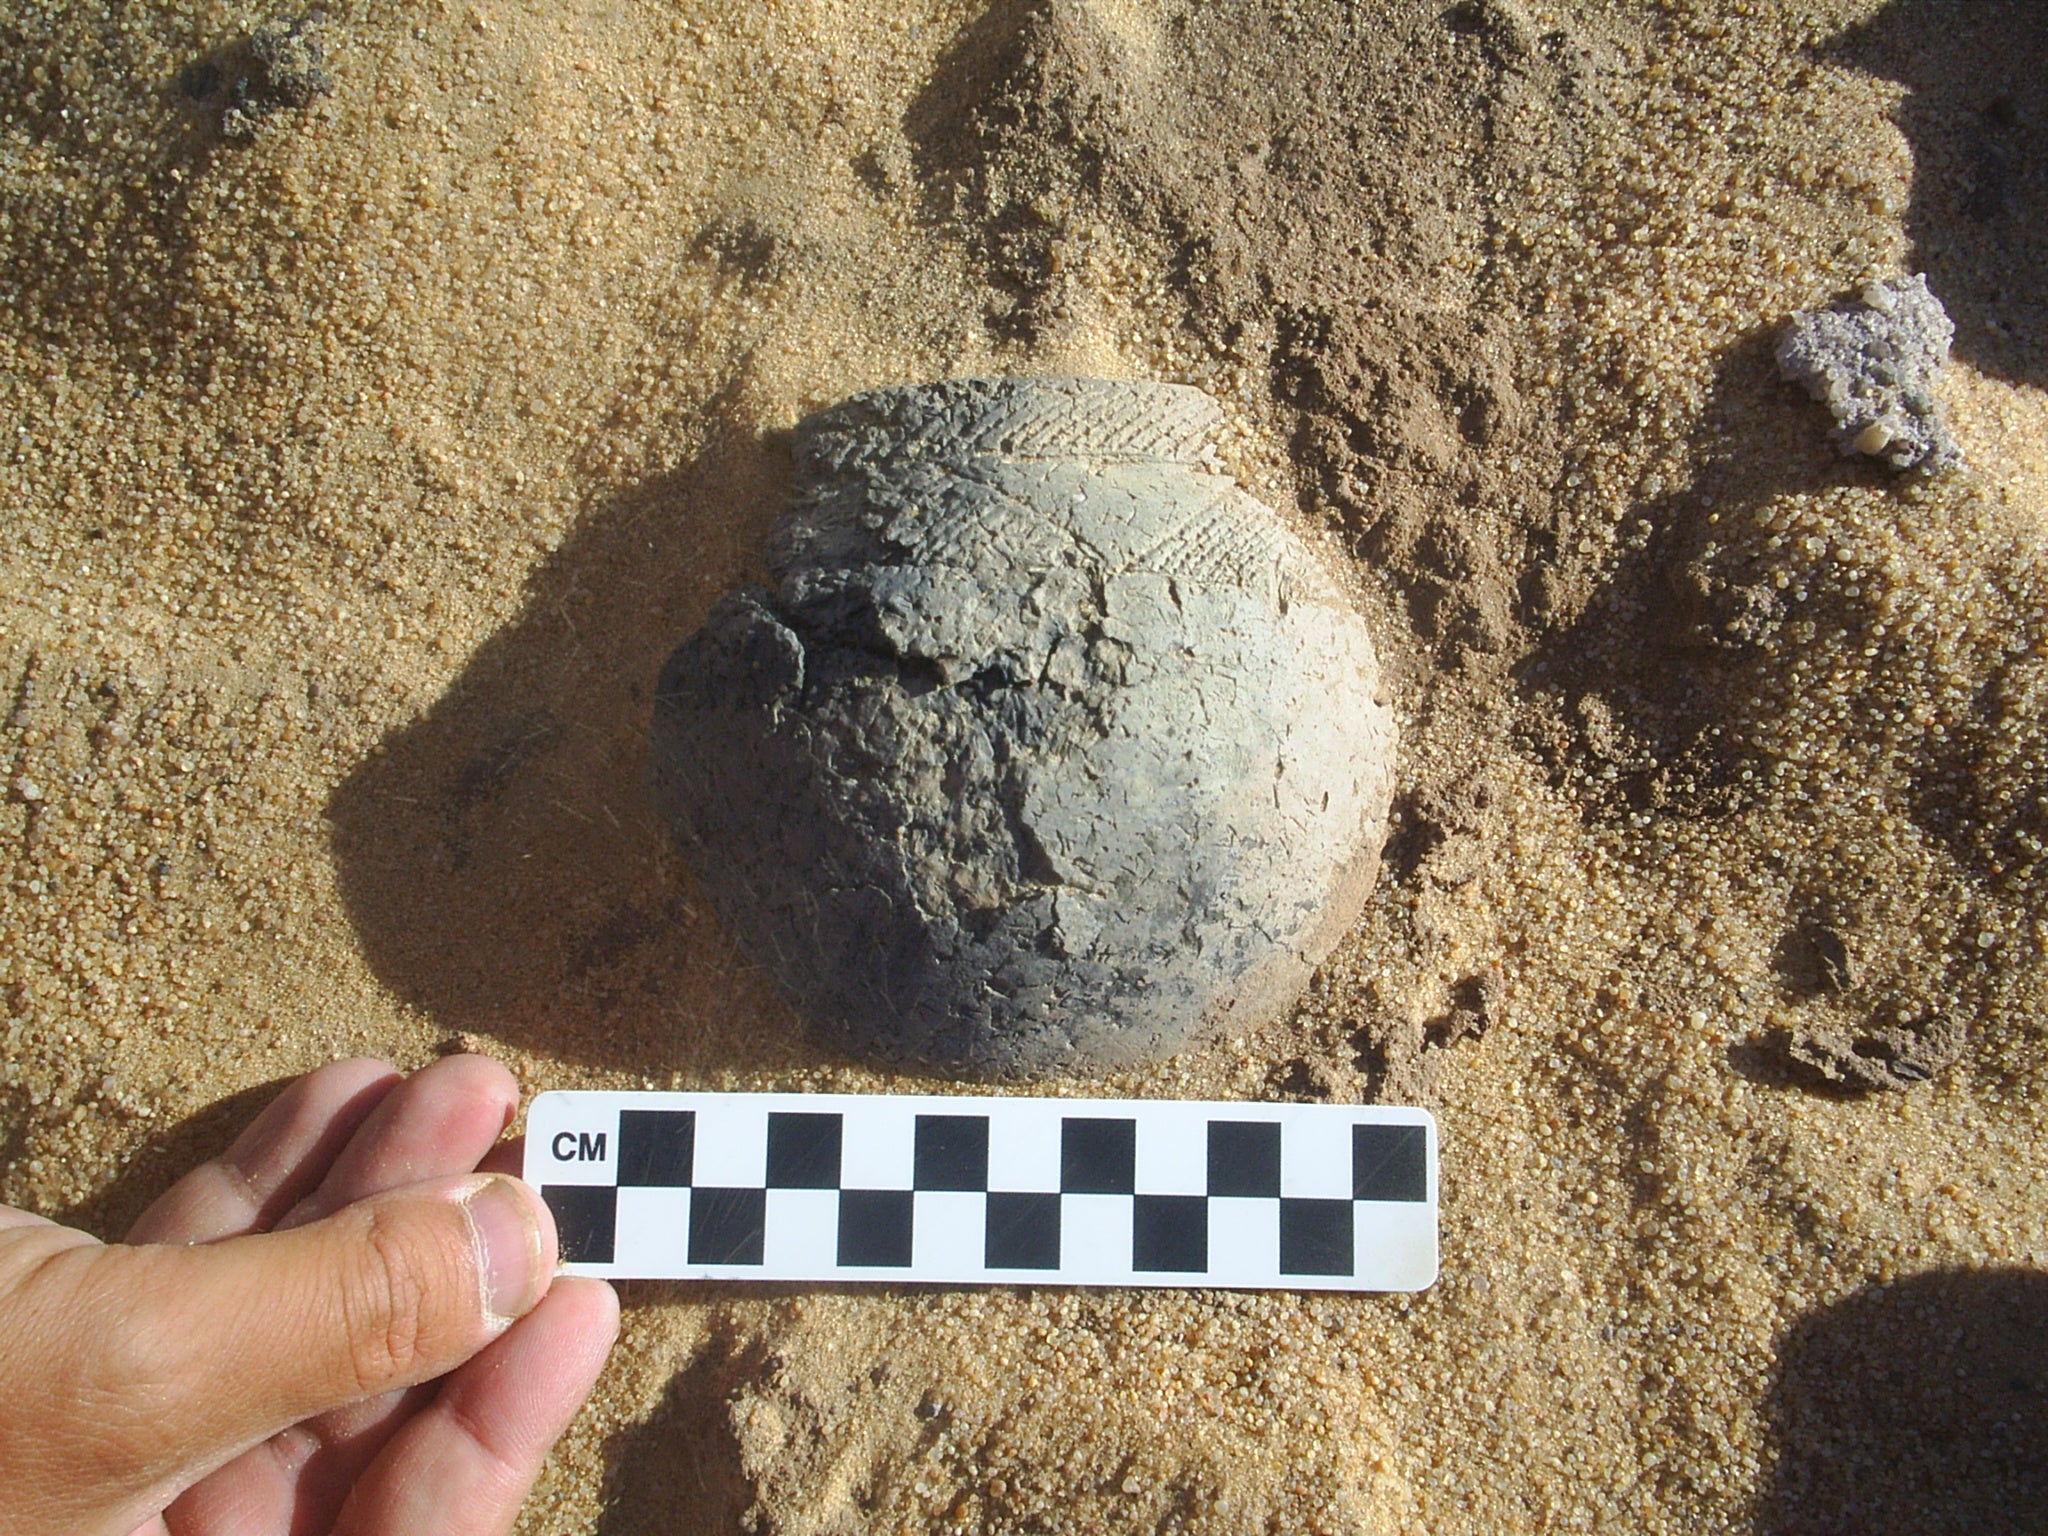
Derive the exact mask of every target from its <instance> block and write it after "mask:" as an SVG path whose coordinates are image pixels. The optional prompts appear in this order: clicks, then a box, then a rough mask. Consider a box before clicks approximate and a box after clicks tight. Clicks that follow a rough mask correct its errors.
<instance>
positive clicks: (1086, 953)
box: [651, 378, 1395, 1076]
mask: <svg viewBox="0 0 2048 1536" xmlns="http://www.w3.org/2000/svg"><path fill="white" fill-rule="evenodd" d="M1221 420H1222V418H1221V414H1220V412H1219V411H1218V409H1217V407H1216V405H1215V403H1214V402H1213V401H1212V400H1210V398H1209V397H1208V396H1207V395H1205V394H1203V393H1202V392H1201V391H1199V390H1196V389H1191V388H1187V387H1184V386H1178V385H1158V384H1135V383H1124V382H1110V381H1104V380H1096V379H1060V378H1053V379H997V380H955V381H949V382H946V383H940V384H932V385H925V386H917V387H910V388H897V389H882V390H875V391H871V392H869V393H866V394H861V395H856V396H854V397H853V398H852V399H850V400H848V401H846V402H845V403H844V404H842V405H839V406H837V407H834V408H833V409H830V410H827V411H823V412H820V413H818V414H817V415H815V416H812V417H810V418H809V419H808V420H806V421H805V422H804V423H803V424H802V425H801V426H800V427H799V428H798V431H797V443H796V455H797V465H798V477H799V486H798V491H797V495H796V500H795V504H794V506H793V507H792V508H791V509H790V511H789V512H788V513H787V514H786V515H785V516H784V518H783V519H782V520H781V522H780V523H779V524H778V525H777V528H776V531H775V533H774V535H773V538H772V542H771V548H770V553H769V564H770V568H771V570H772V572H773V574H774V577H775V580H776V583H777V588H776V590H775V591H774V592H773V593H770V592H768V591H765V590H762V589H759V588H750V589H746V590H742V591H739V592H735V593H732V594H731V595H729V596H728V597H726V598H725V599H724V600H723V601H721V602H720V603H719V605H718V606H717V607H716V608H715V609H714V610H713V612H712V614H711V616H710V617H709V618H708V619H707V620H706V621H705V623H704V626H703V627H702V628H701V629H700V630H698V632H697V633H696V634H695V635H693V636H692V637H691V638H690V639H689V640H688V641H686V642H685V643H684V644H683V646H682V647H681V649H679V650H678V651H677V652H676V653H675V655H674V657H673V658H672V659H671V660H670V662H669V664H668V666H667V668H666V670H665V671H664V673H663V675H662V679H661V686H660V695H659V699H658V702H657V706H656V711H655V724H654V750H653V755H652V761H651V782H652V790H653V793H654V796H655V799H656V802H657V804H658V805H659V806H660V808H661V810H662V811H663V813H664V815H665V816H666V817H667V819H668V821H669V823H670V825H671V826H672V827H673V828H674V829H675V833H676V836H677V837H678V839H679V840H680V841H681V843H682V845H683V848H684V849H685V851H686V853H687V854H688V856H689V859H690V861H691V864H692V867H693V868H694V869H695V870H696V872H697V874H698V876H699V878H700V879H701V880H702V882H703V884H704V886H705V888H706V890H707V891H708V892H709V894H710V896H711V899H712V901H713V903H714V905H715V906H716V907H717V908H718V910H719V912H720V913H721V915H722V916H723V917H724V919H725V921H726V922H727V924H728V925H729V926H730V927H731V928H732V929H733V930H734V931H735V932H736V933H737V934H738V935H739V937H740V938H741V940H742V942H743V943H744V944H745V945H746V946H747V948H748V949H750V950H751V951H752V953H753V954H754V955H755V956H756V957H757V958H759V959H760V960H761V962H762V963H763V964H764V965H766V966H767V967H768V969H769V970H770V971H771V972H772V973H773V975H774V977H775V979H776V981H777V982H778V984H779V985H780V986H781V987H782V989H783V990H784V992H785V993H786V994H787V995H788V996H789V997H790V998H791V999H792V1000H793V1001H794V1002H795V1004H796V1005H797V1006H798V1007H799V1009H801V1010H802V1011H803V1012H804V1013H806V1014H807V1015H808V1016H810V1017H811V1018H812V1019H814V1020H816V1021H817V1022H819V1023H820V1024H822V1025H824V1026H826V1027H827V1028H828V1029H830V1030H832V1031H835V1032H837V1033H838V1034H839V1035H840V1036H842V1037H843V1038H844V1040H845V1041H846V1042H847V1043H849V1044H850V1045H851V1046H853V1047H854V1048H855V1049H856V1050H859V1051H862V1052H866V1053H870V1054H873V1055H877V1056H880V1057H883V1058H886V1059H905V1060H912V1061H919V1062H924V1063H928V1064H932V1065H936V1066H940V1067H942V1068H945V1069H949V1070H955V1071H965V1072H969V1073H980V1074H988V1075H996V1076H1016V1075H1031V1074H1038V1073H1043V1072H1047V1071H1057V1070H1081V1071H1089V1070H1106V1069H1109V1068H1112V1067H1115V1066H1119V1065H1123V1064H1127V1063H1131V1062H1134V1061H1142V1060H1146V1059H1150V1058H1154V1057H1158V1056H1161V1055H1164V1054H1166V1053H1168V1052H1171V1051H1173V1050H1175V1049H1177V1048H1179V1047H1180V1046H1182V1045H1184V1044H1186V1043H1188V1042H1189V1041H1190V1040H1191V1039H1193V1038H1195V1037H1196V1036H1198V1035H1200V1034H1202V1033H1204V1032H1206V1031H1209V1030H1213V1029H1218V1028H1225V1027H1227V1028H1229V1029H1231V1030H1239V1029H1244V1028H1249V1027H1252V1026H1255V1025H1257V1024H1259V1023H1262V1022H1265V1021H1266V1020H1268V1019H1270V1018H1271V1017H1273V1016H1274V1015H1275V1014H1276V1013H1278V1012H1279V1011H1280V1010H1281V1009H1284V1008H1285V1007H1287V1006H1288V1005H1289V1004H1290V1003H1291V1002H1292V1001H1293V999H1294V997H1295V995H1296V994H1297V993H1298V991H1299V990H1300V988H1301V987H1302V985H1303V984H1304V983H1305V982H1306V981H1307V979H1308V976H1309V974H1310V972H1311V971H1312V969H1313V968H1314V967H1315V965H1316V964H1317V963H1318V962H1319V961H1320V960H1321V958H1322V957H1323V956H1324V955H1325V954H1326V953H1327V952H1328V950H1329V948H1330V947H1331V945H1332V944H1333V943H1334V942H1335V941H1336V940H1337V939H1338V938H1339V937H1341V936H1342V934H1343V933H1344V932H1345V931H1346V930H1347V929H1348V928H1349V926H1350V925H1351V922H1352V921H1353V919H1354V918H1355V917H1356V916H1357V913H1358V910H1359V907H1360V905H1361V904H1362V902H1363V901H1364V898H1365V895H1366V893H1367V891H1368V890H1369V889H1370V887H1371V884H1372V880H1373V877H1374V875H1375V874H1376V872H1377V869H1378V863H1379V849H1380V844H1381V843H1382V841H1383V840H1384V835H1385V828H1386V816H1387V807H1388V800H1389V795H1390V790H1391V770H1392V762H1393V756H1394V745H1395V728H1394V723H1393V718H1392V716H1391V714H1390V713H1389V711H1388V709H1387V708H1386V706H1385V704H1384V703H1383V702H1382V701H1381V699H1380V697H1379V671H1378V664H1377V661H1376V659H1375V656H1374V652H1373V646H1372V641H1371V639H1370V637H1369V635H1368V634H1367V632H1366V629H1365V626H1364V623H1363V621H1362V620H1361V619H1360V618H1359V617H1358V616H1357V614H1356V613H1355V612H1354V611H1353V610H1352V608H1351V607H1350V605H1349V604H1348V602H1347V601H1346V600H1345V598H1344V596H1343V594H1342V593H1341V592H1340V591H1339V589H1338V588H1337V587H1336V585H1335V584H1334V583H1333V582H1332V581H1331V580H1330V578H1329V577H1328V575H1327V574H1326V573H1325V572H1324V571H1323V570H1322V569H1321V568H1320V567H1319V566H1318V565H1317V563H1316V561H1315V559H1314V558H1313V557H1312V556H1311V555H1310V553H1309V551H1308V550H1307V548H1306V547H1305V546H1304V545H1303V544H1302V543H1301V542H1300V541H1299V540H1298V539H1296V538H1295V537H1294V536H1293V535H1292V534H1291V533H1289V532H1288V531H1287V530H1286V529H1285V528H1284V527H1283V526H1282V525H1281V523H1280V521H1279V520H1278V519H1277V518H1276V517H1275V516H1274V514H1273V513H1272V512H1271V511H1269V510H1268V509H1267V508H1265V507H1264V506H1262V505H1260V504H1259V503H1258V502H1256V501H1254V500H1253V499H1252V498H1251V497H1250V496H1248V495H1246V494H1245V493H1244V492H1243V491H1242V490H1240V489H1239V488H1238V486H1237V485H1236V483H1235V482H1234V481H1232V480H1230V479H1228V478H1227V477H1225V476H1223V475H1220V474H1217V473H1214V472H1212V471H1210V470H1208V469H1206V468H1204V467H1203V460H1204V455H1203V448H1204V444H1205V440H1206V439H1207V438H1208V437H1209V435H1210V434H1211V433H1212V432H1213V431H1214V430H1215V429H1216V428H1217V427H1218V426H1220V425H1221Z"/></svg>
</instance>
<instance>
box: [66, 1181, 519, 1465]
mask: <svg viewBox="0 0 2048 1536" xmlns="http://www.w3.org/2000/svg"><path fill="white" fill-rule="evenodd" d="M555 1258H556V1246H555V1229H554V1222H553V1220H552V1219H551V1218H550V1216H549V1214H548V1211H547V1207H546V1206H545V1205H544V1204H542V1202H541V1200H540V1198H539V1196H538V1195H537V1194H535V1192H534V1191H533V1189H532V1188H531V1187H530V1186H529V1185H526V1184H524V1183H522V1182H521V1181H519V1180H518V1179H514V1178H509V1177H506V1176H503V1175H494V1174H493V1175H483V1176H477V1175H470V1176H466V1177H463V1178H457V1179H441V1180H435V1181H433V1182H431V1183H426V1184H418V1185H414V1186H412V1187H410V1188H407V1189H401V1190H396V1191H393V1192H391V1193H389V1194H385V1195H379V1196H377V1197H374V1198H372V1199H368V1200H363V1201H360V1202H358V1203H356V1204H354V1205H351V1206H348V1207H346V1208H344V1209H343V1210H340V1211H337V1212H336V1213H335V1214H334V1215H332V1216H329V1217H327V1218H325V1219H324V1220H321V1221H317V1222H312V1223H309V1224H308V1225H306V1226H303V1227H296V1228H293V1229H292V1230H290V1231H287V1232H273V1233H265V1234H261V1235H256V1236H249V1237H238V1238H231V1239H229V1240H227V1241H225V1242H219V1243H211V1244H205V1245H200V1246H194V1247H152V1246H144V1247H111V1248H104V1249H100V1250H98V1251H97V1253H96V1254H94V1255H93V1262H91V1263H90V1264H89V1265H88V1266H86V1269H85V1273H84V1274H83V1275H81V1276H79V1277H78V1278H79V1279H80V1281H81V1282H82V1290H83V1294H82V1295H80V1296H78V1297H77V1298H76V1312H75V1316H76V1317H77V1318H78V1319H79V1320H80V1324H81V1330H82V1331H84V1332H86V1333H87V1334H88V1336H89V1337H90V1338H91V1340H92V1341H93V1342H92V1343H91V1345H89V1346H88V1348H89V1350H90V1353H91V1354H96V1355H97V1356H98V1357H99V1358H100V1360H101V1361H102V1363H103V1369H104V1370H105V1375H104V1377H103V1379H102V1382H101V1386H102V1391H103V1396H102V1397H101V1399H100V1400H101V1402H102V1403H103V1404H104V1403H106V1402H107V1401H108V1400H109V1399H112V1400H113V1401H115V1402H116V1403H120V1406H121V1407H122V1408H123V1409H124V1410H125V1411H122V1412H119V1413H118V1414H117V1419H118V1422H120V1423H121V1424H122V1426H123V1428H124V1435H123V1438H126V1439H128V1440H129V1442H130V1445H129V1449H130V1453H131V1455H132V1457H133V1460H132V1462H131V1464H130V1466H129V1467H128V1468H126V1469H123V1470H126V1471H127V1472H128V1473H129V1478H122V1479H121V1481H124V1482H128V1485H129V1486H130V1487H131V1488H134V1489H136V1490H137V1491H138V1492H140V1491H143V1490H144V1489H148V1490H150V1491H151V1492H152V1493H154V1492H156V1491H158V1490H163V1491H166V1492H168V1493H174V1492H176V1491H177V1489H178V1488H181V1487H183V1486H185V1485H186V1484H187V1483H189V1482H190V1481H193V1480H195V1479H196V1478H198V1477H200V1476H203V1475H204V1474H205V1473H206V1472H207V1471H209V1470H211V1469H212V1468H213V1467H215V1466H218V1465H220V1464H221V1463H223V1462H225V1461H227V1460H228V1459H229V1458H230V1457H232V1456H235V1455H237V1454H239V1453H240V1452H241V1451H243V1450H245V1449H246V1448H248V1447H249V1446H251V1445H254V1444H256V1443H257V1442H259V1441H261V1440H264V1439H266V1438H268V1437H269V1436H270V1435H273V1434H275V1433H276V1432H277V1431H279V1430H281V1429H284V1428H286V1427H287V1426H289V1425H292V1424H295V1423H298V1422H299V1421H300V1420H302V1419H306V1418H310V1417H312V1416H313V1415H314V1414H317V1413H320V1412H323V1411H325V1410H326V1409H329V1408H334V1407H338V1406H340V1405H341V1404H343V1403H347V1402H352V1401H354V1400H356V1399H358V1398H363V1397H369V1396H373V1395H375V1394H378V1393H382V1392H387V1391H390V1390H392V1389H394V1388H399V1387H406V1386H410V1385H413V1384H414V1383H417V1382H421V1381H426V1380H428V1379H430V1378H432V1377H435V1376H439V1375H442V1374H444V1373H446V1372H448V1371H450V1370H453V1369H454V1368H455V1367H456V1366H458V1365H460V1364H461V1363H462V1362H463V1361H465V1360H467V1359H468V1358H469V1357H470V1356H471V1355H473V1354H475V1353H476V1352H477V1351H478V1350H480V1349H482V1348H483V1347H484V1345H486V1344H487V1343H489V1342H490V1341H491V1340H492V1339H493V1338H495V1337H497V1335H498V1334H500V1333H502V1332H503V1331H504V1330H505V1329H506V1328H507V1327H509V1326H510V1324H511V1322H512V1320H513V1319H514V1318H517V1317H519V1316H522V1315H524V1314H525V1313H526V1312H528V1311H530V1310H531V1309H532V1308H533V1306H534V1305H535V1304H536V1303H537V1302H538V1301H539V1300H540V1298H541V1297H542V1296H543V1295H544V1294H545V1293H546V1291H547V1288H548V1284H549V1281H550V1280H551V1279H552V1277H553V1274H554V1268H555ZM109 1357H112V1358H109ZM124 1398H125V1399H126V1400H127V1401H126V1402H125V1403H122V1402H121V1400H122V1399H124ZM118 1459H122V1460H126V1459H128V1458H126V1457H122V1458H118ZM104 1470H105V1471H106V1472H109V1473H115V1475H116V1476H118V1475H119V1474H118V1473H117V1472H116V1469H115V1468H114V1467H112V1466H108V1467H105V1468H104ZM130 1478H132V1479H133V1481H130Z"/></svg>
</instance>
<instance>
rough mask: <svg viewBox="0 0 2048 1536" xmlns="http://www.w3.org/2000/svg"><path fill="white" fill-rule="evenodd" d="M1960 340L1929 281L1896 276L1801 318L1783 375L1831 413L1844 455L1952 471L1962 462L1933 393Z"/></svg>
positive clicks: (1784, 354) (1786, 337)
mask: <svg viewBox="0 0 2048 1536" xmlns="http://www.w3.org/2000/svg"><path fill="white" fill-rule="evenodd" d="M1955 334H1956V328H1955V326H1954V325H1953V324H1951V323H1950V321H1949V318H1948V312H1947V311H1946V310H1944V309H1943V308H1942V307H1941V300H1939V299H1937V298H1936V297H1935V296H1934V294H1933V293H1932V291H1930V290H1929V288H1928V286H1927V279H1926V278H1925V277H1921V276H1917V275H1916V276H1913V277H1895V278H1891V279H1888V280H1886V281H1882V282H1874V283H1867V284H1865V285H1864V288H1863V292H1862V295H1861V297H1860V299H1859V300H1858V302H1855V303H1850V304H1838V305H1836V306H1834V307H1833V308H1831V309H1815V310H1807V311H1806V312H1804V313H1803V314H1798V315H1794V316H1793V317H1792V322H1791V324H1789V325H1788V326H1786V328H1785V331H1784V334H1783V335H1781V336H1780V337H1779V338H1778V348H1777V356H1778V371H1779V372H1780V373H1782V374H1783V375H1784V376H1785V377H1786V378H1788V379H1790V380H1792V381H1793V382H1795V383H1798V384H1802V385H1804V386H1805V387H1806V392H1807V393H1808V394H1809V395H1812V396H1813V398H1814V399H1816V400H1818V401H1820V402H1821V403H1822V404H1823V405H1825V406H1826V407H1827V408H1828V414H1829V415H1831V416H1833V417H1834V418H1835V443H1836V446H1837V447H1839V448H1840V449H1841V450H1842V452H1843V453H1845V454H1854V453H1861V454H1868V455H1869V456H1870V457H1872V458H1877V459H1882V460H1884V462H1885V463H1887V464H1889V465H1891V467H1892V468H1894V469H1925V470H1928V471H1936V470H1943V469H1948V468H1950V467H1951V466H1953V465H1955V464H1958V463H1960V462H1961V457H1962V456H1961V454H1960V453H1959V452H1958V451H1957V448H1956V443H1955V439H1954V438H1953V437H1951V436H1949V431H1948V428H1947V426H1945V425H1944V424H1943V422H1942V419H1941V403H1940V401H1939V400H1937V399H1936V398H1935V394H1934V386H1935V381H1936V380H1937V379H1938V378H1939V377H1940V376H1941V370H1942V368H1943V366H1944V365H1945V364H1946V363H1947V362H1948V347H1949V343H1950V342H1951V341H1953V340H1954V339H1955Z"/></svg>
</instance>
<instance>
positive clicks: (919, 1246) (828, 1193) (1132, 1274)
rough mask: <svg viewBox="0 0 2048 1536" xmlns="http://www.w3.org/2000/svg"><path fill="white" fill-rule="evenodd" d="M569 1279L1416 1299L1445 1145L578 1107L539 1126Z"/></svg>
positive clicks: (608, 1096) (1273, 1133)
mask: <svg viewBox="0 0 2048 1536" xmlns="http://www.w3.org/2000/svg"><path fill="white" fill-rule="evenodd" d="M526 1177H527V1179H528V1180H529V1181H530V1182H532V1183H534V1184H536V1185H538V1186H540V1188H541V1191H542V1193H543V1195H544V1196H545V1197H546V1199H547V1202H548V1205H549V1207H550V1209H552V1210H553V1212H554V1215H555V1221H556V1225H557V1227H558V1228H559V1230H560V1233H561V1241H562V1257H563V1259H564V1260H565V1262H566V1263H567V1264H568V1266H569V1268H570V1271H571V1272H572V1273H581V1274H591V1275H603V1276H608V1277H612V1278H621V1279H623V1278H648V1279H721V1280H738V1279H755V1280H783V1281H788V1280H825V1281H839V1282H843V1281H849V1280H883V1281H899V1282H900V1281H926V1282H939V1283H947V1284H991V1283H994V1284H1001V1283H1012V1284H1014V1283H1037V1284H1054V1285H1203V1286H1238V1287H1259V1288H1276V1289H1288V1290H1373V1291H1381V1290H1384V1291H1409V1290H1420V1289H1423V1288H1424V1287H1426V1286H1428V1285H1429V1284H1430V1282H1431V1281H1432V1280H1433V1279H1434V1278H1435V1277H1436V1265H1437V1144H1436V1125H1435V1122H1434V1121H1433V1120H1432V1119H1431V1118H1430V1116H1429V1115H1428V1113H1427V1112H1425V1111H1423V1110H1419V1109H1406V1108H1394V1107H1387V1106H1364V1105H1334V1104H1234V1103H1217V1102H1192V1101H1187V1100H1155V1099H1136V1100H1107V1099H1049V1098H1018V1097H977V1096H956V1097H935V1096H906V1095H863V1094H737V1093H736V1094H720V1093H632V1092H564V1093H546V1094H542V1095H541V1096H540V1097H539V1098H537V1099H536V1100H535V1101H534V1104H533V1108H532V1111H531V1113H530V1115H529V1117H528V1123H527V1142H526Z"/></svg>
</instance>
